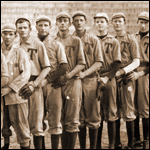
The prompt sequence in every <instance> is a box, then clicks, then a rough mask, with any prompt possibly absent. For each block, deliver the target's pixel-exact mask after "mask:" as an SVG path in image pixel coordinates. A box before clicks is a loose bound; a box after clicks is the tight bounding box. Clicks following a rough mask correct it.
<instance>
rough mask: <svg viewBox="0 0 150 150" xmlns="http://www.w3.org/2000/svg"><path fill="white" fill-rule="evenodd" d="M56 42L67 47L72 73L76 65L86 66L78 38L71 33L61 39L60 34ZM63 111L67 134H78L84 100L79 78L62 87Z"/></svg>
mask: <svg viewBox="0 0 150 150" xmlns="http://www.w3.org/2000/svg"><path fill="white" fill-rule="evenodd" d="M56 40H58V41H59V42H61V43H62V44H63V45H64V47H65V53H66V57H67V61H68V66H69V70H68V72H70V71H72V70H73V69H74V67H75V66H76V65H85V64H86V63H85V58H84V53H83V46H82V42H81V40H80V39H79V38H78V37H75V36H72V35H70V34H69V32H68V33H67V34H66V35H65V37H64V38H62V37H60V35H59V32H58V34H57V37H56ZM62 94H63V110H62V123H63V126H64V125H66V126H67V127H66V131H67V132H78V131H79V128H78V126H79V125H80V122H79V111H80V106H81V99H82V85H81V80H80V79H79V78H78V76H75V77H73V78H72V79H70V80H69V81H68V84H67V85H64V86H63V87H62Z"/></svg>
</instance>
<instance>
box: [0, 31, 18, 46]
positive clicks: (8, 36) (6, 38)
mask: <svg viewBox="0 0 150 150" xmlns="http://www.w3.org/2000/svg"><path fill="white" fill-rule="evenodd" d="M15 37H16V34H15V33H14V32H13V31H4V32H2V39H3V42H4V43H5V45H10V44H11V43H12V42H13V41H14V40H15Z"/></svg>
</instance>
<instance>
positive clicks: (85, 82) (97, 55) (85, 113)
mask: <svg viewBox="0 0 150 150" xmlns="http://www.w3.org/2000/svg"><path fill="white" fill-rule="evenodd" d="M73 35H75V36H78V34H77V33H76V32H74V33H73ZM78 37H79V36H78ZM81 41H82V42H83V48H84V54H85V60H86V65H85V69H84V70H87V69H89V68H90V67H91V66H92V65H93V64H94V63H95V62H103V57H102V52H101V47H100V44H99V41H98V39H97V38H96V37H93V36H91V35H89V34H88V33H87V31H86V30H85V33H84V35H83V36H82V37H81ZM82 91H83V94H82V95H83V98H82V106H81V110H80V123H81V125H80V126H81V127H83V126H85V125H86V126H87V127H89V128H98V127H99V126H100V121H101V117H100V101H98V99H97V98H96V96H97V95H96V91H97V73H96V72H94V73H92V74H90V75H89V76H87V77H85V78H83V79H82Z"/></svg>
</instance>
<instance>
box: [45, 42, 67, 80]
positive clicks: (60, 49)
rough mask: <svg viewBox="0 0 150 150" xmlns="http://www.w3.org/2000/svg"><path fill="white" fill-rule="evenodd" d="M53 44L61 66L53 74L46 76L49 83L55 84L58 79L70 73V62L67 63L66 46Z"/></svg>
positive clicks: (57, 43) (58, 43)
mask: <svg viewBox="0 0 150 150" xmlns="http://www.w3.org/2000/svg"><path fill="white" fill-rule="evenodd" d="M53 44H55V46H54V47H53V48H54V50H55V52H56V56H57V62H58V64H59V67H58V68H57V69H56V70H54V71H53V72H49V73H48V75H47V76H46V79H47V81H48V83H53V82H55V80H56V79H58V78H59V77H60V76H62V75H64V74H66V73H67V72H68V62H67V58H66V54H65V49H64V46H63V45H62V43H60V42H58V41H54V43H53Z"/></svg>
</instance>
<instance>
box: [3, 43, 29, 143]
mask: <svg viewBox="0 0 150 150" xmlns="http://www.w3.org/2000/svg"><path fill="white" fill-rule="evenodd" d="M1 48H2V52H3V54H4V55H5V58H6V61H7V65H8V73H9V84H8V86H9V87H10V88H11V89H12V91H11V92H9V94H7V95H5V96H4V98H5V99H4V100H5V105H6V106H5V110H6V111H7V110H8V111H7V112H8V114H6V113H5V110H4V126H3V130H2V132H3V136H4V137H7V136H8V135H10V130H9V127H10V125H12V126H13V128H14V130H15V132H16V134H17V142H18V143H19V144H22V143H29V141H30V140H31V137H30V128H29V123H28V101H27V100H24V99H22V98H21V97H20V96H19V95H18V91H19V90H20V89H21V87H23V86H24V85H25V84H26V83H27V82H28V80H29V78H30V72H31V70H30V69H31V68H30V63H29V59H28V56H27V54H26V52H25V51H24V50H23V49H21V48H20V47H19V45H17V44H13V45H12V48H11V49H10V47H6V46H5V44H4V43H2V44H1ZM9 119H10V121H9Z"/></svg>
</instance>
